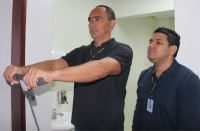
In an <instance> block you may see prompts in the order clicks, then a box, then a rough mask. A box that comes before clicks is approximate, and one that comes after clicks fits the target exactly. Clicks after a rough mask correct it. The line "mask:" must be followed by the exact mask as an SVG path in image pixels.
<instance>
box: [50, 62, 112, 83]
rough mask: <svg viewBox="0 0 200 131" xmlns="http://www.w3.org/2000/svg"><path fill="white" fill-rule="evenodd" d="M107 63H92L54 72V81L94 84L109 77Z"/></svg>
mask: <svg viewBox="0 0 200 131" xmlns="http://www.w3.org/2000/svg"><path fill="white" fill-rule="evenodd" d="M108 70H109V69H107V67H106V65H105V63H103V62H101V61H91V62H87V63H85V64H82V65H79V66H73V67H68V68H64V69H60V70H56V71H53V72H52V76H53V77H54V78H53V80H58V81H65V82H92V81H95V80H98V79H101V78H104V77H106V76H107V75H108Z"/></svg>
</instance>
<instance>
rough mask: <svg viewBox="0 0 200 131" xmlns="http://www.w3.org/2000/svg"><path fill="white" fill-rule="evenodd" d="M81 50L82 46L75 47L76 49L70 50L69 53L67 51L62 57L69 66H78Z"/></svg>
mask: <svg viewBox="0 0 200 131" xmlns="http://www.w3.org/2000/svg"><path fill="white" fill-rule="evenodd" d="M80 50H81V47H79V48H75V49H74V50H72V51H70V52H69V53H67V54H66V55H65V56H62V57H61V58H62V59H64V60H65V61H66V62H67V64H68V65H69V67H70V66H76V58H77V55H78V52H80Z"/></svg>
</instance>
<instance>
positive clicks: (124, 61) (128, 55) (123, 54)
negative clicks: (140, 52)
mask: <svg viewBox="0 0 200 131" xmlns="http://www.w3.org/2000/svg"><path fill="white" fill-rule="evenodd" d="M107 57H111V58H113V59H115V60H117V61H118V62H119V64H120V66H121V72H120V74H121V73H122V72H124V71H125V70H126V69H127V68H130V66H131V64H132V59H133V52H132V49H131V47H130V46H129V45H126V44H120V45H118V46H116V47H115V49H114V50H113V51H112V52H111V53H110V54H108V56H107Z"/></svg>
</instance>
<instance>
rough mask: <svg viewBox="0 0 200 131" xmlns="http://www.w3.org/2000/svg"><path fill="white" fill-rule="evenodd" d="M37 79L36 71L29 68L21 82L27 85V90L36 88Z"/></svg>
mask: <svg viewBox="0 0 200 131" xmlns="http://www.w3.org/2000/svg"><path fill="white" fill-rule="evenodd" d="M38 77H39V74H38V69H35V68H31V69H30V70H29V71H28V72H27V74H26V75H25V76H24V78H23V81H24V82H25V84H26V85H27V89H29V88H33V87H35V88H38V85H37V79H38Z"/></svg>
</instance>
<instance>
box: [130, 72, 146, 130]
mask: <svg viewBox="0 0 200 131" xmlns="http://www.w3.org/2000/svg"><path fill="white" fill-rule="evenodd" d="M144 72H145V71H142V73H141V74H140V77H139V80H138V83H137V85H138V88H137V101H136V107H135V111H134V115H133V125H132V131H134V130H142V104H141V99H140V87H139V82H140V78H141V76H142V74H143V73H144Z"/></svg>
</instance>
